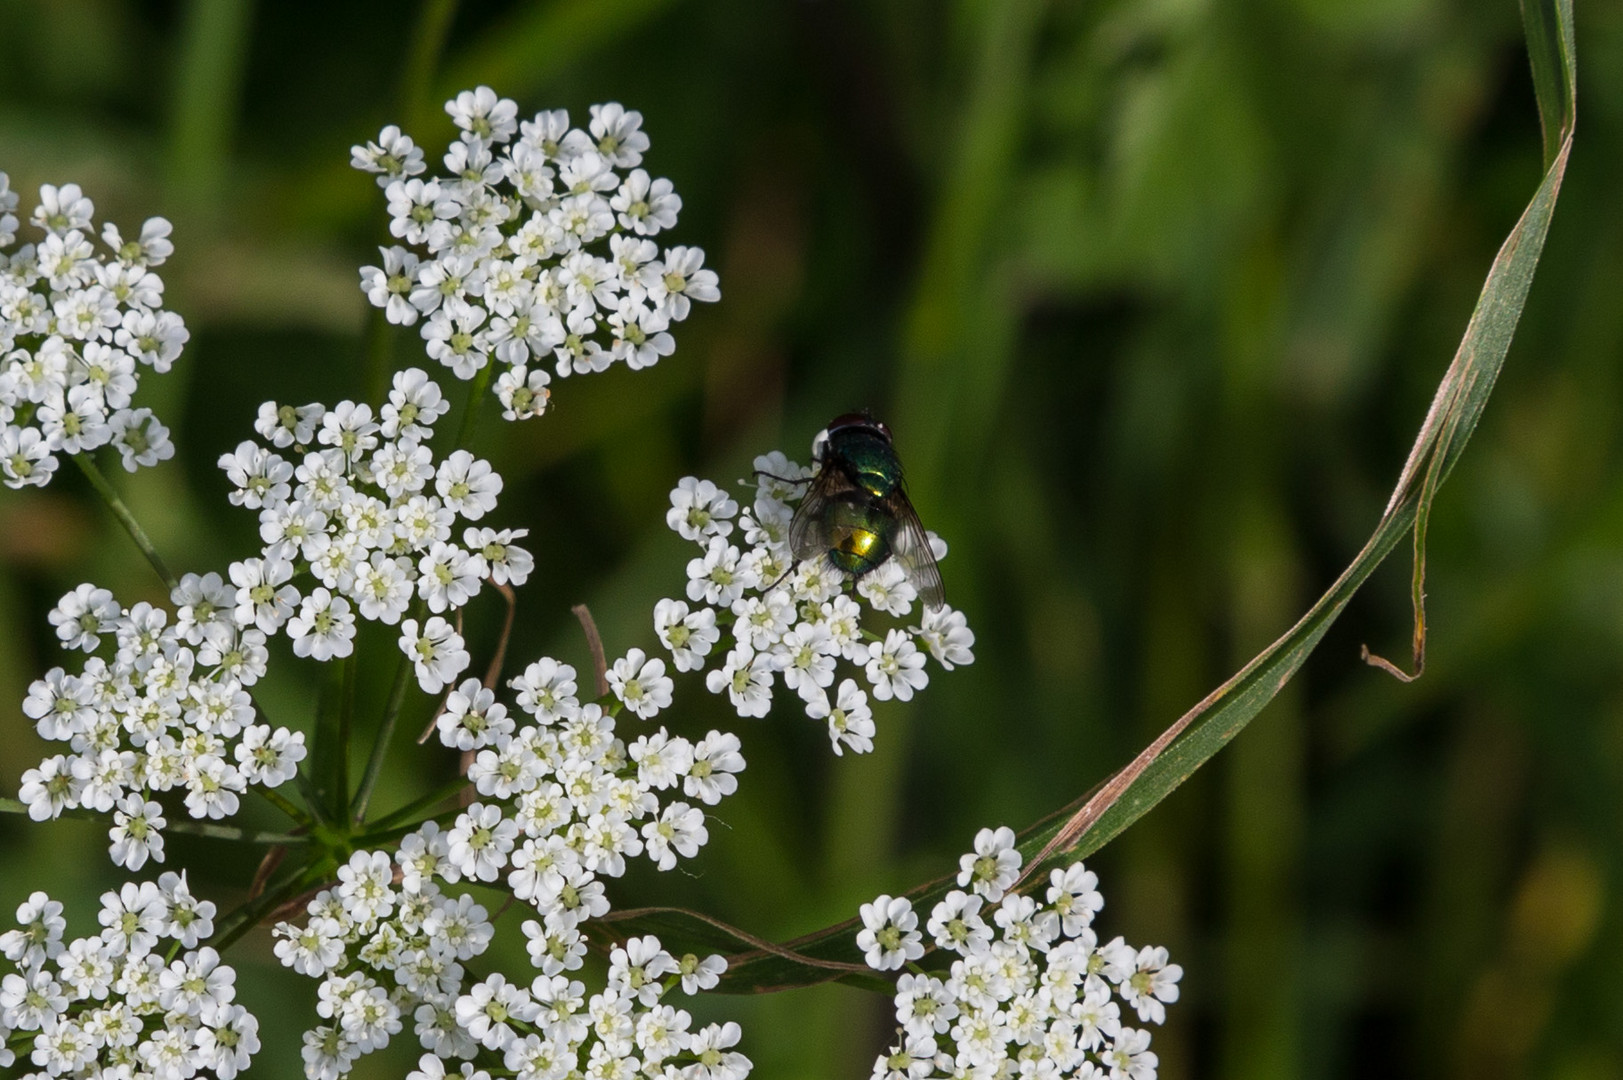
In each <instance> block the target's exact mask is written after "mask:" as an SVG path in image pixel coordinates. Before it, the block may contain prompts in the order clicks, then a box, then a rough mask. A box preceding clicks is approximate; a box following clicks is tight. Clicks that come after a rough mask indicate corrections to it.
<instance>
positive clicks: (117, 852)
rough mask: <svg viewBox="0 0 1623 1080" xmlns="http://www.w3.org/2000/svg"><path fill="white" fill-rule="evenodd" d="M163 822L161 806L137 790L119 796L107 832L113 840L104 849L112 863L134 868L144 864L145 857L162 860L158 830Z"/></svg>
mask: <svg viewBox="0 0 1623 1080" xmlns="http://www.w3.org/2000/svg"><path fill="white" fill-rule="evenodd" d="M165 824H167V822H166V821H165V820H164V816H163V807H162V806H160V805H159V804H158V803H155V802H152V801H151V800H149V799H147V798H146V797H145V796H143V795H142V794H141V793H140V792H131V793H130V794H128V795H126V796H124V797H123V798H122V799H120V800H119V802H118V807H117V809H116V810H115V811H114V813H113V827H112V829H110V830H109V831H108V833H107V835H108V838H109V839H111V840H112V842H113V843H112V846H111V847H110V848H109V849H108V852H109V854H111V855H112V857H113V865H114V866H122V867H124V868H125V869H126V870H130V871H135V870H139V869H141V867H143V866H145V865H146V861H147V859H148V858H150V859H152V860H153V861H154V862H163V833H162V832H161V830H162V829H163V827H164V825H165Z"/></svg>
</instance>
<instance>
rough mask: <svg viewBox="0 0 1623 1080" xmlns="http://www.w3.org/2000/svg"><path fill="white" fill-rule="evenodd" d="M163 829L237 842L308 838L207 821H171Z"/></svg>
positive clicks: (277, 842) (288, 841)
mask: <svg viewBox="0 0 1623 1080" xmlns="http://www.w3.org/2000/svg"><path fill="white" fill-rule="evenodd" d="M163 829H164V831H165V832H173V833H189V834H190V835H192V836H206V837H208V838H210V839H211V840H231V841H233V842H235V843H239V844H271V845H282V844H303V843H306V842H308V841H309V839H310V838H309V837H308V836H300V835H297V834H295V833H284V832H262V831H260V830H258V829H238V828H235V827H233V826H231V825H215V824H212V823H210V822H207V821H171V822H170V823H169V824H167V825H165V826H164V827H163Z"/></svg>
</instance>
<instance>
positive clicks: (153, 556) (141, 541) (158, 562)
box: [70, 454, 179, 590]
mask: <svg viewBox="0 0 1623 1080" xmlns="http://www.w3.org/2000/svg"><path fill="white" fill-rule="evenodd" d="M70 456H71V457H72V459H73V463H74V464H75V465H77V466H79V471H80V472H82V473H84V474H85V479H86V480H89V481H90V486H91V487H93V488H95V489H96V494H97V495H100V496H101V501H102V502H104V503H106V504H107V509H109V510H111V511H112V512H113V516H114V517H116V518H117V519H118V523H119V524H120V525H122V526H124V531H125V532H127V533H129V534H130V539H131V540H134V541H135V546H136V547H138V548H140V549H141V554H143V555H145V556H146V557H147V562H148V563H150V564H151V565H152V569H154V570H156V571H157V572H158V576H159V577H160V578H162V579H163V583H164V584H165V585H167V586H169V588H170V589H171V590H173V589H174V588H175V586H176V585H178V584H179V582H178V581H177V580H176V578H175V575H174V574H171V573H170V572H169V567H167V566H165V565H164V564H163V559H162V558H161V557H160V556H159V555H158V549H157V548H155V547H153V546H152V541H151V540H150V539H148V538H147V534H146V532H145V530H143V529H142V528H141V523H140V522H138V521H136V520H135V515H134V514H132V513H130V508H129V507H127V506H125V505H124V500H123V499H121V498H119V495H118V492H117V491H115V490H113V485H112V484H110V483H108V481H107V477H105V476H103V475H102V472H101V470H100V469H98V468H97V467H96V463H95V461H94V460H92V458H91V457H90V455H89V454H72V455H70Z"/></svg>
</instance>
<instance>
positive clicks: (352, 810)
mask: <svg viewBox="0 0 1623 1080" xmlns="http://www.w3.org/2000/svg"><path fill="white" fill-rule="evenodd" d="M410 685H411V657H409V656H402V657H401V658H400V663H399V665H398V666H397V667H396V668H395V673H394V685H393V686H391V687H390V688H389V700H388V703H387V704H385V705H384V707H383V720H382V722H381V723H380V724H378V735H377V739H376V740H375V741H374V742H373V743H372V756H371V757H370V758H368V759H367V762H366V773H365V774H364V775H363V776H362V777H361V786H360V788H359V789H357V790H356V792H355V801H354V802H353V803H351V804H350V807H349V817H350V820H351V821H352V822H354V823H355V824H356V825H360V823H361V821H362V819H364V818H365V817H366V806H367V804H368V803H370V802H371V801H372V789H373V788H374V787H376V786H377V782H378V774H379V773H381V772H382V771H383V758H384V755H385V754H387V753H388V752H389V740H390V739H391V738H393V737H394V726H395V721H396V720H398V719H399V718H400V707H401V705H403V704H405V701H406V689H407V687H409V686H410Z"/></svg>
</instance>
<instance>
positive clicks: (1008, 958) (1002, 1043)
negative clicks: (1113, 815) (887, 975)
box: [857, 828, 1183, 1080]
mask: <svg viewBox="0 0 1623 1080" xmlns="http://www.w3.org/2000/svg"><path fill="white" fill-rule="evenodd" d="M1014 842H1015V837H1014V832H1013V831H1012V830H1010V829H1007V828H1001V829H998V830H996V831H993V830H991V829H982V830H981V831H980V833H979V835H977V836H976V838H975V850H974V851H973V852H971V853H969V854H968V855H965V856H964V857H963V860H962V862H961V864H960V865H961V868H962V869H961V871H960V873H959V875H958V884H959V885H961V886H963V887H964V889H967V890H968V891H967V892H966V891H963V889H955V890H953V891H952V892H949V893H948V894H947V896H946V898H945V899H943V900H942V901H941V902H940V903H939V904H937V905H936V906H935V907H934V909H932V910H931V912H930V918H929V920H928V922H927V923H926V924H925V930H926V931H928V933H929V935H930V938H931V940H932V941H933V943H934V945H935V947H936V948H938V949H941V950H943V951H945V952H947V953H950V954H952V955H953V956H955V957H956V958H955V959H954V960H953V961H952V965H951V968H950V970H949V971H947V972H945V973H944V974H930V973H926V972H919V973H914V974H906V975H903V976H901V978H900V979H899V980H897V983H896V1022H897V1025H898V1029H899V1030H898V1040H897V1042H896V1045H894V1046H892V1047H891V1049H890V1052H889V1053H888V1054H887V1055H885V1056H882V1057H880V1058H878V1059H877V1060H876V1061H875V1062H874V1070H873V1075H874V1077H875V1080H925V1078H928V1077H949V1076H986V1077H1014V1076H1021V1077H1038V1078H1042V1080H1050V1078H1053V1080H1057V1078H1059V1077H1064V1076H1071V1077H1079V1078H1083V1080H1106V1078H1108V1080H1154V1077H1155V1074H1156V1067H1157V1064H1158V1063H1157V1060H1156V1056H1155V1054H1154V1053H1153V1052H1152V1051H1151V1050H1150V1033H1149V1031H1148V1030H1146V1029H1143V1028H1134V1027H1128V1026H1127V1025H1125V1024H1123V1023H1122V1016H1123V1011H1124V1009H1128V1010H1131V1011H1132V1012H1133V1013H1135V1014H1136V1015H1137V1017H1138V1019H1139V1021H1140V1022H1142V1023H1153V1024H1160V1023H1162V1022H1163V1021H1165V1019H1166V1004H1165V1003H1167V1002H1172V1001H1176V1000H1178V980H1179V979H1180V978H1182V976H1183V969H1182V968H1181V967H1179V966H1178V965H1177V964H1170V963H1168V962H1167V951H1166V949H1164V948H1159V947H1154V948H1151V947H1146V948H1142V949H1134V948H1132V947H1131V946H1129V945H1128V944H1127V943H1126V942H1124V941H1123V940H1122V939H1121V938H1119V937H1118V938H1116V939H1115V940H1114V941H1111V942H1110V943H1109V944H1107V945H1103V946H1101V945H1100V944H1099V939H1098V936H1097V935H1096V934H1095V933H1094V930H1093V927H1092V923H1093V917H1094V915H1095V914H1096V913H1097V912H1098V911H1099V909H1100V908H1102V907H1104V897H1103V896H1101V895H1100V894H1099V890H1098V884H1099V882H1098V878H1097V877H1095V876H1094V874H1093V873H1092V872H1091V871H1088V870H1086V869H1084V868H1083V866H1082V864H1081V863H1079V862H1078V863H1073V864H1071V865H1070V866H1068V867H1066V868H1064V869H1062V870H1055V871H1054V872H1053V873H1052V874H1051V875H1050V877H1049V886H1048V890H1047V893H1046V897H1047V899H1046V902H1045V903H1042V904H1039V903H1038V902H1037V901H1036V900H1035V899H1033V898H1032V897H1029V896H1024V895H1022V894H1020V893H1016V892H1008V891H1007V890H1008V889H1009V888H1011V887H1012V886H1013V885H1014V883H1015V881H1016V880H1017V879H1018V878H1019V873H1020V864H1021V860H1020V854H1019V852H1018V851H1016V850H1015V847H1014ZM861 915H862V923H863V929H862V931H861V933H859V934H858V936H857V945H858V947H859V948H861V949H863V950H864V952H865V953H866V958H867V961H868V964H869V966H870V967H873V968H876V969H878V970H880V971H891V970H895V969H897V968H900V967H902V966H903V965H904V964H912V963H913V962H915V961H918V960H919V959H921V958H922V957H923V956H924V954H925V941H924V934H923V933H922V932H921V931H920V930H919V927H918V922H919V919H918V915H917V913H915V912H914V911H913V906H912V904H911V903H910V902H909V901H908V900H906V899H905V898H901V897H897V898H894V899H893V898H891V897H889V896H880V897H878V898H876V899H875V900H874V902H873V903H871V904H864V905H862V909H861ZM988 915H989V916H990V920H991V925H988V922H987V916H988ZM1118 999H1119V1000H1118Z"/></svg>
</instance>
